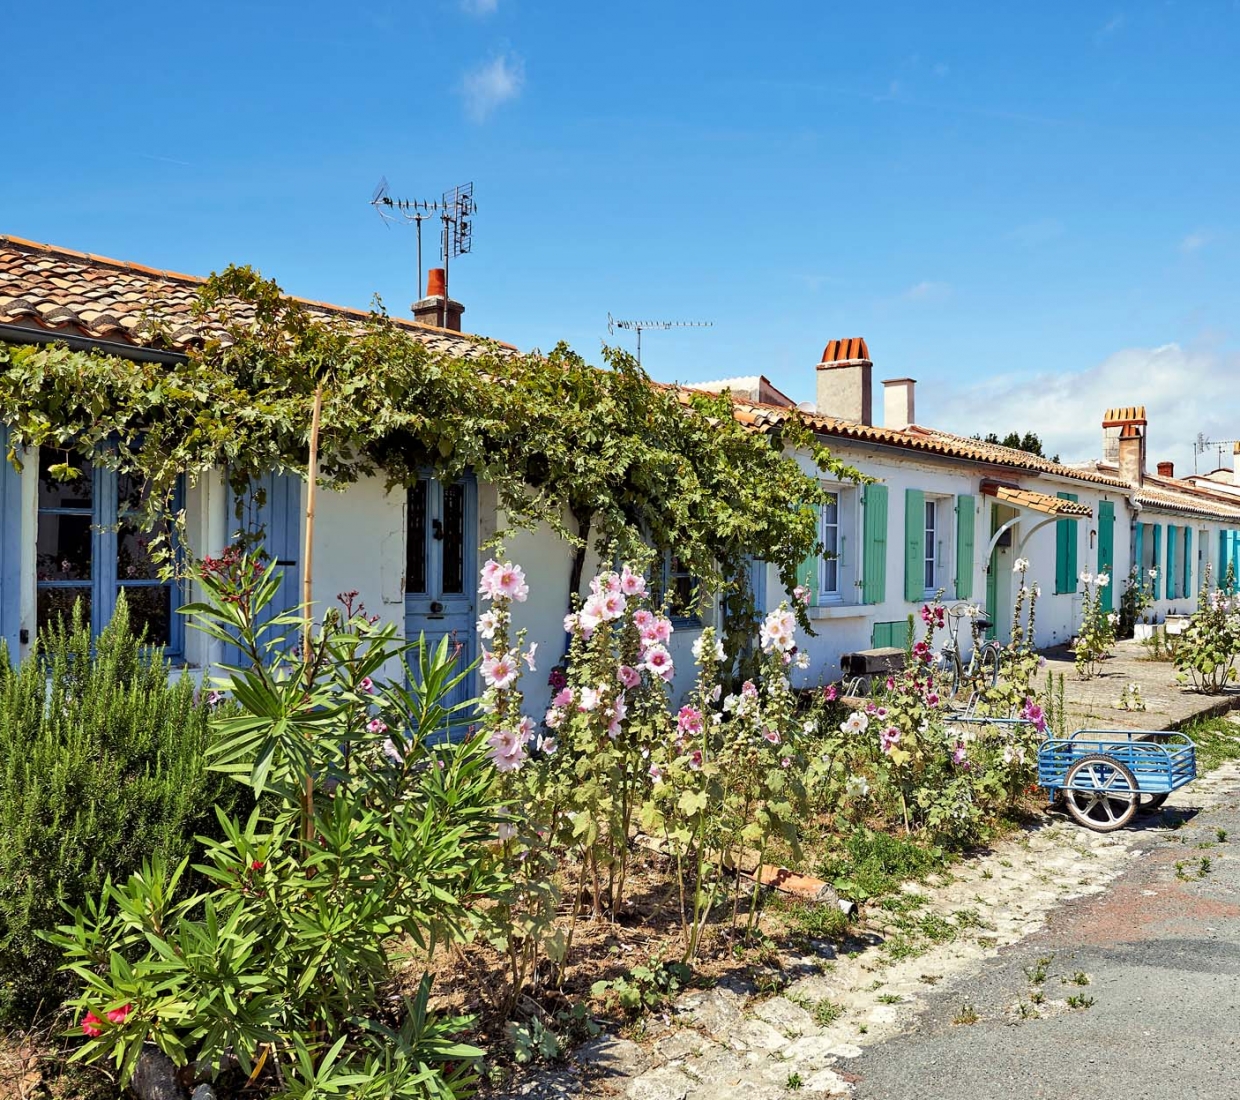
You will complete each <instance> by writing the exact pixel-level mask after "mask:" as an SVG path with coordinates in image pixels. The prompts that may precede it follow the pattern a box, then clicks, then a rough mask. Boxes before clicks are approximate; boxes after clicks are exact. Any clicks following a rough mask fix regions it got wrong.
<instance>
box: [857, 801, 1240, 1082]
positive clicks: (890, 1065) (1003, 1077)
mask: <svg viewBox="0 0 1240 1100" xmlns="http://www.w3.org/2000/svg"><path fill="white" fill-rule="evenodd" d="M1192 792H1193V787H1192V786H1189V787H1187V788H1185V789H1184V790H1183V791H1182V792H1177V795H1176V796H1175V802H1176V807H1175V808H1174V809H1172V808H1168V809H1166V810H1164V811H1163V813H1161V814H1155V815H1153V816H1151V817H1149V818H1144V819H1138V821H1140V822H1141V824H1140V825H1139V826H1136V827H1138V828H1140V829H1141V830H1142V836H1143V837H1144V838H1145V839H1146V840H1148V843H1145V842H1144V841H1143V842H1142V844H1141V848H1142V854H1141V855H1140V856H1139V857H1137V858H1136V859H1134V860H1133V864H1132V867H1131V868H1130V869H1129V870H1127V871H1126V872H1125V873H1124V874H1123V875H1122V876H1121V877H1120V878H1119V879H1117V880H1116V881H1115V882H1113V883H1112V884H1111V885H1110V887H1109V888H1108V889H1107V890H1106V892H1105V893H1103V894H1100V895H1097V896H1094V897H1091V898H1084V899H1079V900H1077V901H1074V902H1069V903H1067V904H1066V905H1064V906H1062V907H1061V908H1059V909H1058V910H1057V911H1056V912H1055V913H1054V915H1053V916H1052V917H1051V919H1050V921H1049V923H1048V925H1047V927H1046V928H1045V929H1044V930H1043V931H1042V932H1039V933H1037V934H1035V935H1033V936H1030V937H1028V938H1027V939H1025V940H1023V941H1021V942H1020V943H1019V944H1016V945H1013V946H1012V947H1010V948H1007V949H1004V950H1003V951H1001V952H1000V954H999V955H998V956H997V957H996V958H994V959H991V960H988V961H987V962H986V963H984V964H982V966H981V968H980V970H979V971H977V972H975V973H973V974H972V975H970V976H969V977H968V978H960V979H957V980H955V981H954V983H953V984H950V985H949V984H948V983H946V982H944V983H943V985H941V986H936V987H934V989H933V991H932V992H931V993H930V994H929V995H928V997H927V1001H928V1008H927V1010H926V1011H925V1013H924V1014H923V1015H922V1016H921V1018H920V1020H919V1022H918V1024H917V1025H916V1026H915V1028H914V1029H913V1030H912V1031H910V1032H907V1033H906V1034H904V1035H901V1036H899V1037H896V1038H893V1039H891V1040H889V1041H887V1042H884V1043H880V1044H877V1045H875V1046H872V1047H869V1048H868V1049H866V1050H865V1052H864V1053H863V1054H862V1055H861V1056H860V1057H859V1058H856V1059H852V1060H850V1061H849V1062H848V1063H847V1064H846V1068H847V1070H848V1071H849V1073H850V1075H855V1077H856V1079H857V1082H856V1093H855V1096H856V1098H857V1100H938V1098H940V1097H941V1098H943V1100H948V1098H950V1100H991V1098H994V1100H1014V1098H1021V1100H1024V1098H1040V1097H1047V1098H1053V1100H1078V1098H1079V1100H1101V1098H1107V1100H1110V1098H1116V1100H1118V1098H1123V1100H1181V1098H1184V1100H1188V1098H1192V1100H1240V786H1234V787H1232V788H1231V789H1229V790H1227V791H1226V793H1225V796H1224V797H1223V798H1222V801H1221V802H1218V803H1216V804H1215V805H1213V806H1212V807H1210V808H1207V809H1202V808H1201V806H1200V803H1196V802H1195V801H1194V798H1193V794H1192ZM1219 830H1223V831H1224V833H1225V834H1226V840H1224V841H1220V839H1219ZM1203 859H1206V860H1208V861H1209V862H1208V864H1206V866H1205V868H1204V869H1203V865H1202V860H1203ZM1177 864H1178V865H1179V866H1178V867H1177ZM1078 975H1083V976H1084V977H1083V978H1081V979H1078V977H1077V976H1078ZM1084 980H1087V981H1088V984H1078V982H1079V981H1084ZM1039 991H1040V1001H1041V1003H1038V1001H1039ZM1069 997H1077V998H1080V999H1081V1000H1080V1001H1078V1007H1074V1008H1070V1007H1068V1005H1067V1000H1068V998H1069ZM1022 1004H1023V1005H1024V1006H1025V1007H1024V1009H1023V1015H1022V1009H1021V1007H1020V1006H1021V1005H1022ZM1034 1013H1037V1018H1035V1017H1034V1015H1033V1014H1034ZM974 1014H976V1017H977V1019H976V1022H968V1021H969V1020H970V1019H972V1018H973V1016H974Z"/></svg>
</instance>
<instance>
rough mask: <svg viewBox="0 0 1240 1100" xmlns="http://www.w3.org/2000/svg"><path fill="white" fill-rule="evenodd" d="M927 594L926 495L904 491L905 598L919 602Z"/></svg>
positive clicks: (914, 490)
mask: <svg viewBox="0 0 1240 1100" xmlns="http://www.w3.org/2000/svg"><path fill="white" fill-rule="evenodd" d="M925 592H926V494H925V493H923V492H922V491H921V490H920V489H905V490H904V598H905V599H906V600H909V601H911V602H914V603H916V602H918V601H920V600H921V599H922V598H923V597H924V596H925Z"/></svg>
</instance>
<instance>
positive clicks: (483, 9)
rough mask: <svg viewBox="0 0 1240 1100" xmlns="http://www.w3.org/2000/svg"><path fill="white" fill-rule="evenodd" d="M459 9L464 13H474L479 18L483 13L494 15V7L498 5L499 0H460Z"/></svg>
mask: <svg viewBox="0 0 1240 1100" xmlns="http://www.w3.org/2000/svg"><path fill="white" fill-rule="evenodd" d="M460 3H461V11H463V12H465V14H466V15H474V16H478V17H479V18H481V17H482V16H484V15H494V14H495V9H496V8H498V7H499V0H460Z"/></svg>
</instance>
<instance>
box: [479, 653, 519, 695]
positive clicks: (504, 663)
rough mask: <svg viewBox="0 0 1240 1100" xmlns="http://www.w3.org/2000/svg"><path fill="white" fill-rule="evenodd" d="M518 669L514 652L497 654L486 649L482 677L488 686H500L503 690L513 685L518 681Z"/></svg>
mask: <svg viewBox="0 0 1240 1100" xmlns="http://www.w3.org/2000/svg"><path fill="white" fill-rule="evenodd" d="M518 671H519V669H518V667H517V659H516V657H515V656H514V655H513V654H511V653H500V654H495V653H487V652H485V651H484V653H483V657H482V679H483V681H484V682H485V683H486V685H487V687H493V688H499V689H500V690H501V691H503V690H504V689H505V688H509V687H512V685H513V684H514V683H515V682H516V679H517V673H518Z"/></svg>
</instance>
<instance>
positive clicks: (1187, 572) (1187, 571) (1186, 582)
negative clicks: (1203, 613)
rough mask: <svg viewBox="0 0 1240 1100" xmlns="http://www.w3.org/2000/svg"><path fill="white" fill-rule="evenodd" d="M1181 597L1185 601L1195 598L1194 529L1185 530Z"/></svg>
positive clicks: (1186, 528) (1187, 528)
mask: <svg viewBox="0 0 1240 1100" xmlns="http://www.w3.org/2000/svg"><path fill="white" fill-rule="evenodd" d="M1180 595H1181V596H1183V597H1184V599H1186V600H1188V599H1192V596H1193V529H1192V528H1191V527H1185V528H1184V576H1183V579H1182V580H1181V581H1180Z"/></svg>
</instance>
